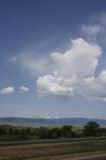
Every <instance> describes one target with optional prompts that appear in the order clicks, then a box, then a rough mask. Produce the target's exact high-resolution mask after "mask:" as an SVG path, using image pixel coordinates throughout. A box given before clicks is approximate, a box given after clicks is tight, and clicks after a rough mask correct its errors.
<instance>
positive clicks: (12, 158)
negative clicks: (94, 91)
mask: <svg viewBox="0 0 106 160" xmlns="http://www.w3.org/2000/svg"><path fill="white" fill-rule="evenodd" d="M70 159H73V160H105V159H106V128H105V126H100V125H99V124H98V123H97V122H95V121H90V122H87V123H86V124H85V125H84V126H73V125H60V126H59V125H57V126H55V125H54V126H53V125H51V126H50V125H49V126H48V125H47V126H36V127H35V126H26V125H25V126H19V125H17V126H15V125H9V124H7V125H6V124H2V125H0V160H70Z"/></svg>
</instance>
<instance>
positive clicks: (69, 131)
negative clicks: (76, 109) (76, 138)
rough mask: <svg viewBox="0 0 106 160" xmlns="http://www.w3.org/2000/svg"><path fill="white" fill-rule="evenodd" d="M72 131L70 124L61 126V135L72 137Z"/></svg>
mask: <svg viewBox="0 0 106 160" xmlns="http://www.w3.org/2000/svg"><path fill="white" fill-rule="evenodd" d="M72 134H73V131H72V126H63V127H62V128H61V136H62V137H66V138H70V137H72Z"/></svg>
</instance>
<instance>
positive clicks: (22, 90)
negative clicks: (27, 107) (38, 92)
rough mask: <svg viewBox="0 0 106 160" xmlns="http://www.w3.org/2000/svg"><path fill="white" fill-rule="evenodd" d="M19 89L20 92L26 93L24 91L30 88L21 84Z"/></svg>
mask: <svg viewBox="0 0 106 160" xmlns="http://www.w3.org/2000/svg"><path fill="white" fill-rule="evenodd" d="M19 91H20V92H23V93H26V92H29V91H30V89H29V88H28V87H26V86H21V87H20V88H19Z"/></svg>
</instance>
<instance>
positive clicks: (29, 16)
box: [0, 0, 106, 119]
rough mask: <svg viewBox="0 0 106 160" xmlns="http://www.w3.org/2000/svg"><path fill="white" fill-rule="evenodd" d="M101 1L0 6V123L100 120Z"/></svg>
mask: <svg viewBox="0 0 106 160" xmlns="http://www.w3.org/2000/svg"><path fill="white" fill-rule="evenodd" d="M105 37H106V1H105V0H92V1H90V0H80V1H78V0H11V1H8V0H1V1H0V117H6V116H17V117H89V118H104V119H106V91H105V90H106V64H105V61H106V52H105V49H106V47H105V46H106V38H105Z"/></svg>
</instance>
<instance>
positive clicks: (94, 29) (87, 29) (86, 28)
mask: <svg viewBox="0 0 106 160" xmlns="http://www.w3.org/2000/svg"><path fill="white" fill-rule="evenodd" d="M81 31H82V32H83V33H84V34H86V35H87V37H91V36H95V37H96V36H97V35H98V34H99V33H100V32H101V26H100V25H99V24H97V25H85V24H83V25H82V26H81Z"/></svg>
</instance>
